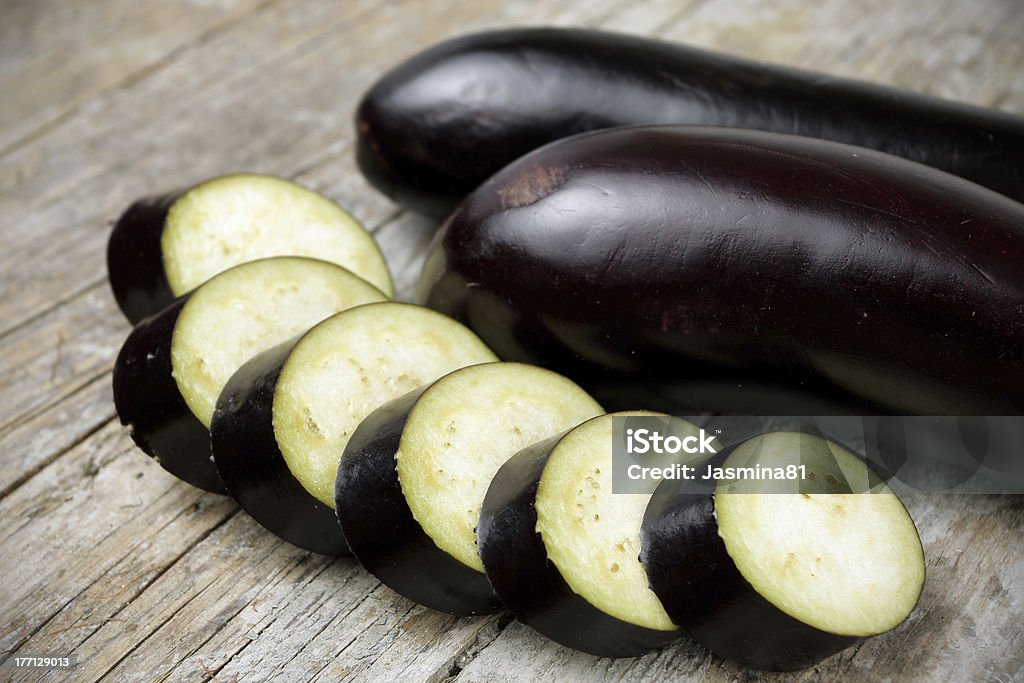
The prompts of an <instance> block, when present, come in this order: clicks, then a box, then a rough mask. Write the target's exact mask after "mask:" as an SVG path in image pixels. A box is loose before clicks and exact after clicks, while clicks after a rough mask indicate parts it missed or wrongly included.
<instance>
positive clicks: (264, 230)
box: [107, 173, 394, 324]
mask: <svg viewBox="0 0 1024 683" xmlns="http://www.w3.org/2000/svg"><path fill="white" fill-rule="evenodd" d="M270 256H309V257H313V258H319V259H322V260H324V261H330V262H332V263H337V264H338V265H341V266H343V267H345V268H347V269H349V270H351V271H352V272H353V273H355V274H356V275H358V276H360V277H362V278H363V279H365V280H366V281H368V282H369V283H370V284H372V285H374V286H375V287H377V288H378V289H380V290H381V291H382V292H384V293H385V294H387V295H388V296H389V297H390V296H392V295H393V293H394V286H393V284H392V282H391V275H390V273H389V272H388V268H387V264H386V263H385V261H384V256H383V255H382V254H381V251H380V248H379V247H378V246H377V243H376V242H375V241H374V239H373V237H372V236H371V235H370V233H369V232H368V231H367V230H366V228H364V227H363V226H362V225H361V224H360V223H359V222H358V221H357V220H356V219H355V218H353V217H352V216H351V215H350V214H349V213H348V212H347V211H345V210H344V209H343V208H341V207H340V206H338V205H337V204H335V203H334V202H333V201H331V200H330V199H328V198H326V197H324V196H323V195H321V194H319V193H317V192H314V191H313V190H310V189H307V188H305V187H302V186H301V185H298V184H296V183H293V182H291V181H288V180H285V179H283V178H276V177H273V176H266V175H255V174H250V173H240V174H235V175H227V176H221V177H219V178H213V179H211V180H207V181H205V182H203V183H200V184H198V185H196V186H194V187H192V188H189V189H188V190H185V191H179V192H173V193H170V194H165V195H160V196H156V197H147V198H145V199H140V200H138V201H137V202H135V203H133V204H132V205H131V206H130V207H128V209H127V210H126V211H125V212H124V213H123V214H122V215H121V217H120V218H119V219H118V221H117V223H116V224H115V225H114V229H113V232H112V233H111V235H110V241H109V242H108V245H107V269H108V272H109V275H110V283H111V287H112V288H113V290H114V297H115V298H116V299H117V303H118V306H120V308H121V310H122V311H123V312H124V314H125V316H127V318H128V319H129V320H130V321H131V322H132V323H133V324H134V323H137V322H139V321H140V320H141V319H142V318H144V317H146V316H149V315H152V314H154V313H156V312H158V311H160V310H161V309H163V308H164V307H166V306H167V305H169V304H170V303H171V302H172V301H173V300H174V299H175V298H176V297H179V296H181V295H183V294H186V293H187V292H190V291H192V290H193V289H195V288H196V287H198V286H199V285H200V284H202V283H203V282H205V281H206V280H208V279H210V278H211V277H213V276H214V275H216V274H217V273H219V272H222V271H224V270H226V269H228V268H230V267H232V266H235V265H238V264H240V263H245V262H246V261H254V260H256V259H260V258H266V257H270Z"/></svg>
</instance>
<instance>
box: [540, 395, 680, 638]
mask: <svg viewBox="0 0 1024 683" xmlns="http://www.w3.org/2000/svg"><path fill="white" fill-rule="evenodd" d="M614 415H619V416H645V415H646V416H654V415H660V414H659V413H648V412H642V411H641V412H630V413H615V414H614ZM612 418H613V415H604V416H601V417H598V418H595V419H593V420H590V421H588V422H585V423H584V424H582V425H580V426H579V427H577V428H576V429H574V430H573V431H571V432H569V434H567V435H566V436H565V437H564V438H562V439H561V440H560V441H559V442H558V444H557V445H556V446H555V447H554V449H553V450H552V451H551V455H550V456H549V458H548V462H547V464H546V465H545V467H544V472H543V474H542V475H541V480H540V484H539V486H538V487H537V501H536V509H537V531H538V533H540V536H541V539H542V540H543V541H544V547H545V548H546V549H547V553H548V558H549V559H550V560H551V562H553V563H554V565H555V566H556V567H557V568H558V571H559V573H560V574H561V575H562V577H563V578H564V579H565V581H566V583H567V584H569V587H570V588H572V590H573V592H575V593H576V594H577V595H579V596H580V597H582V598H583V599H584V600H586V601H587V602H588V603H590V604H591V605H593V606H594V607H596V608H597V609H599V610H601V611H602V612H604V613H606V614H609V615H611V616H613V617H615V618H617V619H621V620H622V621H625V622H628V623H631V624H635V625H637V626H643V627H646V628H650V629H656V630H661V631H671V630H675V629H676V628H677V627H676V626H675V624H673V623H672V621H671V619H669V617H668V615H667V614H666V613H665V608H664V607H663V606H662V604H661V602H660V601H659V600H658V598H657V596H656V595H655V594H654V592H653V591H652V590H651V589H650V587H649V583H648V579H647V573H646V570H645V569H644V566H643V564H641V562H640V559H639V555H640V525H641V523H642V522H643V517H644V512H645V510H646V509H647V504H648V502H649V501H650V497H651V496H650V494H638V493H612ZM699 432H700V430H699V429H698V428H697V427H696V426H695V425H692V424H690V423H688V422H686V421H684V420H674V421H673V434H677V435H679V436H681V437H684V436H690V435H693V436H696V435H698V434H699Z"/></svg>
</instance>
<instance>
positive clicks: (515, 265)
mask: <svg viewBox="0 0 1024 683" xmlns="http://www.w3.org/2000/svg"><path fill="white" fill-rule="evenodd" d="M1021 263H1024V205H1022V204H1019V203H1017V202H1014V201H1012V200H1009V199H1007V198H1006V197H1003V196H1001V195H999V194H996V193H995V192H992V191H990V190H986V189H984V188H982V187H980V186H978V185H974V184H972V183H969V182H967V181H965V180H962V179H960V178H957V177H955V176H952V175H949V174H947V173H943V172H941V171H937V170H935V169H932V168H928V167H926V166H922V165H920V164H916V163H914V162H910V161H906V160H904V159H899V158H896V157H893V156H890V155H886V154H882V153H879V152H872V151H868V150H863V149H858V148H855V147H850V146H847V145H840V144H837V143H831V142H824V141H821V140H812V139H809V138H801V137H797V136H789V135H778V134H772V133H762V132H757V131H741V130H735V129H726V128H702V127H693V126H662V127H659V126H652V127H638V128H619V129H615V130H610V131H598V132H594V133H587V134H583V135H580V136H577V137H575V138H570V139H568V140H563V141H560V142H556V143H553V144H551V145H548V146H547V147H545V148H543V149H541V150H537V151H536V152H533V153H531V154H529V155H527V156H525V157H523V158H522V159H520V160H518V161H516V162H514V163H513V164H511V165H509V166H508V167H506V168H505V169H503V170H502V171H501V172H499V173H498V174H496V175H495V176H494V177H492V178H491V179H490V180H488V181H487V182H486V183H485V184H484V185H482V186H481V187H480V188H479V189H478V190H477V191H476V192H474V193H473V194H471V195H470V196H469V197H467V199H466V201H465V202H464V203H463V204H462V205H461V206H460V208H459V209H458V210H457V211H456V212H455V213H454V214H453V215H452V216H451V218H450V219H449V220H448V221H447V223H446V224H445V226H444V227H443V228H442V230H441V232H440V233H439V234H438V235H437V236H436V238H435V241H434V244H433V246H432V248H431V250H430V252H429V253H428V255H427V259H426V263H425V265H424V269H423V273H422V276H421V280H420V285H419V287H420V289H419V294H418V296H419V297H420V300H421V301H423V302H425V303H426V304H427V305H429V306H431V307H432V308H435V309H437V310H438V311H440V312H442V313H445V314H447V315H451V316H453V317H455V318H456V319H458V320H460V321H463V322H465V323H466V324H467V325H469V326H470V327H471V328H472V329H474V330H475V331H476V332H477V333H478V334H479V335H480V337H481V338H482V339H483V340H484V341H485V342H486V343H487V344H488V345H489V346H490V347H491V348H493V349H494V350H495V352H496V353H497V354H498V355H499V356H500V357H501V358H502V359H503V360H513V361H520V362H528V363H534V364H537V365H541V366H543V367H547V368H550V369H552V370H555V371H558V372H561V373H562V374H565V375H566V376H568V377H570V378H572V379H574V380H575V381H577V382H579V383H580V384H581V385H582V386H584V388H587V389H588V390H590V391H591V393H593V394H594V396H595V397H596V398H597V399H598V400H599V401H602V403H604V404H605V405H606V407H608V408H609V409H612V410H614V409H620V408H625V407H627V406H628V405H629V404H631V407H641V408H649V409H654V408H658V409H661V410H664V411H665V412H674V413H679V414H695V413H693V412H688V410H690V411H693V410H695V411H696V414H699V413H703V412H725V413H739V414H752V415H758V414H762V415H779V414H819V415H822V414H829V413H840V414H859V415H871V414H879V413H889V412H894V413H899V414H925V415H940V414H953V415H969V414H983V415H985V414H995V415H1004V414H1007V415H1015V414H1022V413H1024V269H1022V268H1021ZM602 386H607V387H611V390H610V391H605V390H602V389H601V387H602ZM623 399H625V400H628V402H629V403H628V404H627V405H623V403H625V400H623ZM799 401H803V402H802V403H799ZM798 403H799V404H798ZM809 408H815V410H810V409H809Z"/></svg>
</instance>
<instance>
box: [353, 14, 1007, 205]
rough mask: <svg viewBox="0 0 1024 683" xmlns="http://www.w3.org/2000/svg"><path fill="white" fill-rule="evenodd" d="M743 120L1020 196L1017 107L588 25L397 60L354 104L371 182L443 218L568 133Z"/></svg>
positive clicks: (363, 164) (511, 34) (481, 39)
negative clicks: (983, 104) (1000, 107)
mask: <svg viewBox="0 0 1024 683" xmlns="http://www.w3.org/2000/svg"><path fill="white" fill-rule="evenodd" d="M666 123H680V124H683V123H685V124H699V125H710V126H728V127H736V128H751V129H755V130H764V131H771V132H776V133H790V134H795V135H805V136H808V137H815V138H821V139H824V140H833V141H835V142H844V143H848V144H853V145H859V146H861V147H867V148H870V149H876V150H880V151H884V152H888V153H890V154H894V155H896V156H901V157H905V158H907V159H911V160H913V161H918V162H921V163H924V164H928V165H930V166H934V167H935V168H939V169H942V170H944V171H948V172H950V173H953V174H955V175H959V176H962V177H964V178H967V179H969V180H972V181H974V182H976V183H979V184H981V185H985V186H986V187H989V188H991V189H993V190H996V191H997V192H1001V193H1003V194H1006V195H1007V196H1009V197H1012V198H1014V199H1017V200H1018V201H1022V200H1024V118H1021V117H1019V116H1014V115H1011V114H1007V113H1005V112H1001V111H997V110H991V109H983V108H980V107H974V106H969V105H966V104H961V103H958V102H952V101H947V100H942V99H938V98H934V97H926V96H923V95H920V94H915V93H911V92H906V91H902V90H898V89H895V88H891V87H885V86H881V85H875V84H871V83H867V82H862V81H853V80H847V79H841V78H835V77H832V76H827V75H824V74H819V73H812V72H809V71H800V70H796V69H791V68H786V67H781V66H775V65H769V64H763V63H758V62H754V61H749V60H745V59H741V58H738V57H733V56H729V55H723V54H718V53H714V52H707V51H704V50H698V49H694V48H690V47H685V46H682V45H677V44H672V43H667V42H661V41H656V40H650V39H645V38H640V37H636V36H627V35H620V34H614V33H604V32H599V31H588V30H576V29H558V28H533V29H512V30H500V31H491V32H486V33H479V34H473V35H469V36H465V37H462V38H458V39H455V40H451V41H448V42H444V43H441V44H439V45H437V46H435V47H432V48H430V49H428V50H426V51H424V52H421V53H419V54H417V55H415V56H413V57H412V58H410V59H409V60H408V61H406V62H404V63H402V64H400V65H398V66H397V67H395V68H394V69H392V70H391V71H390V72H388V73H387V74H386V75H385V76H384V77H383V78H381V79H380V80H379V81H378V82H377V83H376V84H375V85H374V86H373V87H372V88H371V89H370V91H369V92H368V93H367V94H366V96H365V97H364V99H363V100H362V102H361V104H360V105H359V107H358V110H357V113H356V125H357V130H358V133H359V139H358V146H357V158H358V162H359V166H360V168H361V169H362V171H363V173H364V174H365V175H366V177H367V178H368V179H369V180H370V182H371V183H372V184H373V185H375V186H376V187H377V188H378V189H380V190H381V191H382V192H384V193H385V194H387V195H388V196H390V197H391V198H392V199H394V200H396V201H397V202H399V203H400V204H403V205H405V206H407V207H409V208H412V209H415V210H417V211H421V212H424V213H428V214H433V215H437V216H439V217H443V216H446V215H447V214H448V213H449V212H450V211H451V210H452V209H453V208H454V206H455V205H456V204H457V203H458V201H459V200H461V199H462V197H464V196H465V195H466V194H468V193H469V192H470V191H472V190H473V189H475V188H476V187H477V186H478V185H480V183H482V182H483V181H484V180H486V179H487V178H488V177H489V176H490V175H491V174H493V173H494V172H496V171H497V170H498V169H500V168H502V167H503V166H505V165H506V164H508V163H509V162H511V161H513V160H514V159H517V158H519V157H521V156H522V155H524V154H526V153H527V152H529V151H531V150H533V149H536V148H538V147H540V146H542V145H544V144H546V143H548V142H552V141H554V140H558V139H561V138H564V137H568V136H570V135H574V134H576V133H582V132H585V131H590V130H596V129H600V128H610V127H613V126H624V125H642V124H666Z"/></svg>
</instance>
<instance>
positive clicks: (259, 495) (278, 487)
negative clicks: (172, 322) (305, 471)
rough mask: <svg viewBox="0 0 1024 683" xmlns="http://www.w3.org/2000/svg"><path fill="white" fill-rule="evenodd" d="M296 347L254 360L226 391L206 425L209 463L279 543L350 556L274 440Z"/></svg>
mask: <svg viewBox="0 0 1024 683" xmlns="http://www.w3.org/2000/svg"><path fill="white" fill-rule="evenodd" d="M296 343H297V339H293V340H291V341H288V342H285V343H283V344H280V345H278V346H275V347H273V348H271V349H268V350H266V351H264V352H262V353H260V354H258V355H256V356H254V357H253V358H251V359H250V360H249V361H247V362H246V363H245V365H243V366H242V367H240V368H239V369H238V370H237V371H235V374H233V375H232V376H231V379H229V380H228V383H227V384H226V385H224V390H223V391H222V392H221V394H220V397H218V399H217V407H216V409H215V410H214V413H213V420H212V421H211V422H210V444H211V449H212V451H213V462H214V465H216V467H217V472H218V473H219V474H220V478H221V480H222V481H223V482H224V486H225V488H226V489H227V492H228V494H230V495H231V497H232V498H234V499H235V500H236V501H237V502H238V504H239V505H240V506H241V507H242V509H243V510H245V511H246V512H247V513H249V515H250V516H251V517H252V518H253V519H255V520H256V521H257V522H259V524H260V525H261V526H263V527H264V528H265V529H267V530H268V531H270V532H271V533H273V534H274V535H276V536H277V537H278V538H281V539H284V540H285V541H288V542H289V543H291V544H292V545H295V546H298V547H299V548H303V549H305V550H311V551H313V552H315V553H320V554H321V555H331V556H350V555H351V554H352V553H351V551H350V550H349V549H348V545H346V543H345V537H344V536H343V535H342V533H341V529H339V528H338V520H337V518H336V517H335V515H334V510H332V509H331V508H330V507H329V506H327V505H324V504H323V503H322V502H320V501H319V500H317V499H316V498H315V497H313V496H312V495H310V493H309V492H308V491H306V489H305V488H303V486H302V484H300V483H299V481H298V480H297V479H296V478H295V477H294V476H293V475H292V473H291V470H289V469H288V464H287V463H286V462H285V460H284V456H283V455H281V449H280V448H279V447H278V445H277V439H276V437H275V435H274V423H273V408H274V389H275V388H276V387H277V380H278V378H279V377H280V375H281V368H282V367H284V363H285V361H286V360H287V359H288V355H289V354H290V353H291V351H292V349H293V348H294V346H295V344H296Z"/></svg>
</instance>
